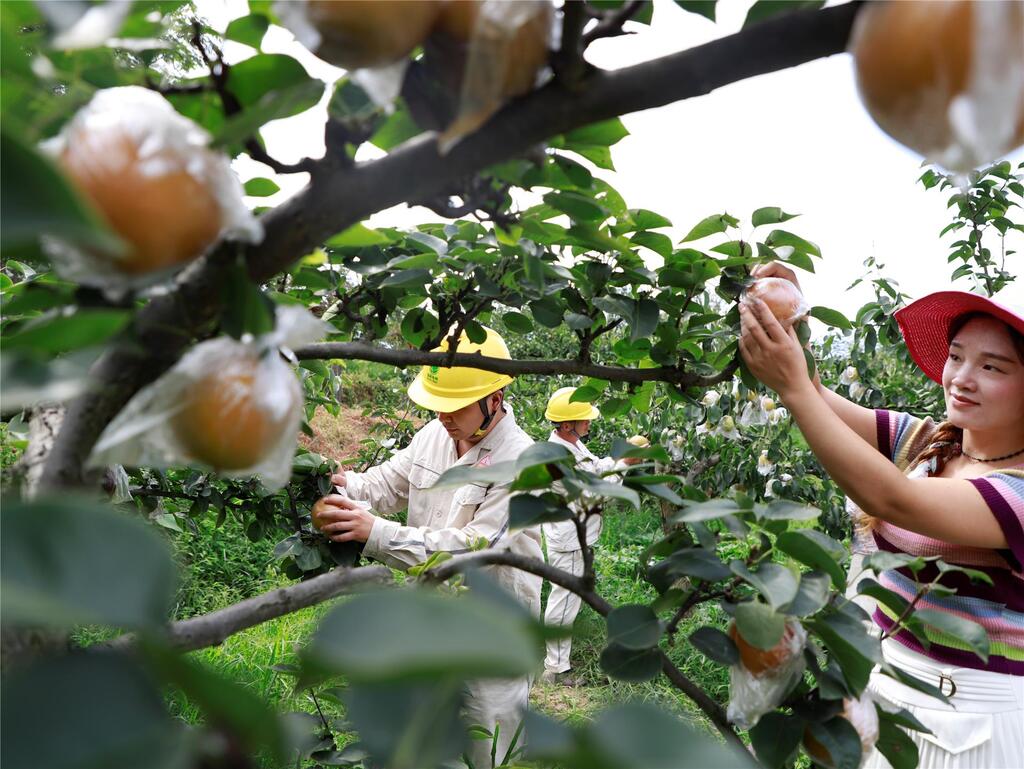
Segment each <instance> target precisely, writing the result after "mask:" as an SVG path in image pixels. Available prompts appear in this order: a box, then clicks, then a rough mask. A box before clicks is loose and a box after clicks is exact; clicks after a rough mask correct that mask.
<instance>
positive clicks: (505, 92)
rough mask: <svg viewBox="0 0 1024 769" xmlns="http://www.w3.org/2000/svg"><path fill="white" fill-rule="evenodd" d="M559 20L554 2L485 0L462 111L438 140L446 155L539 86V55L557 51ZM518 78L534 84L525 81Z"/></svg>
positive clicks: (469, 61)
mask: <svg viewBox="0 0 1024 769" xmlns="http://www.w3.org/2000/svg"><path fill="white" fill-rule="evenodd" d="M553 16H554V14H553V13H552V7H551V3H550V1H549V0H520V1H519V2H514V3H510V2H505V0H484V2H483V3H482V4H481V7H480V11H479V14H478V15H477V19H476V25H475V27H474V29H473V33H472V37H471V38H470V40H469V51H468V54H467V56H466V67H465V73H464V75H463V77H462V89H461V91H460V93H459V108H458V112H457V113H456V115H455V119H454V120H453V121H452V124H451V125H450V126H449V127H448V128H447V129H445V131H444V132H443V133H442V134H441V136H440V137H439V139H438V148H439V150H440V152H441V154H445V153H447V152H448V151H449V150H450V149H451V148H452V147H454V146H455V144H456V143H458V141H459V140H460V139H461V138H462V137H464V136H466V135H468V134H470V133H472V132H473V131H475V130H476V129H477V128H479V127H480V126H482V125H483V124H484V123H485V122H487V120H488V118H490V117H491V115H493V114H494V113H495V112H497V111H498V110H499V109H500V108H501V107H502V105H503V104H504V103H505V101H506V100H507V99H509V98H511V97H514V96H519V95H521V94H523V93H525V92H527V91H528V90H530V88H532V87H533V85H534V84H535V82H536V79H537V75H538V74H539V70H540V69H541V68H542V66H543V63H544V62H543V60H542V59H539V55H540V56H543V58H545V59H546V57H547V49H550V47H551V34H552V30H553ZM533 30H543V37H544V38H545V41H544V49H545V50H544V51H540V50H539V49H535V48H534V45H533V41H534V40H536V37H535V36H534V34H533ZM535 59H536V61H535ZM517 61H518V62H524V61H525V62H528V63H526V64H514V62H517ZM534 64H536V71H533V65H534ZM517 67H519V68H520V69H521V71H517V69H516V68H517ZM518 75H522V76H523V77H526V76H530V77H531V78H532V80H531V81H530V82H526V81H522V82H520V80H521V78H520V77H518Z"/></svg>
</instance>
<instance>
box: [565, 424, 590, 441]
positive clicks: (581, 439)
mask: <svg viewBox="0 0 1024 769" xmlns="http://www.w3.org/2000/svg"><path fill="white" fill-rule="evenodd" d="M572 424H573V426H572V427H570V428H569V432H571V433H572V434H573V435H575V436H576V440H578V441H583V443H586V442H587V436H586V435H580V434H579V433H578V432H576V423H575V422H573V423H572Z"/></svg>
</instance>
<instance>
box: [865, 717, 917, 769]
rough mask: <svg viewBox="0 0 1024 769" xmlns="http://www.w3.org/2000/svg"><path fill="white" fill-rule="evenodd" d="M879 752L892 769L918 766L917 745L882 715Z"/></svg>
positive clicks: (913, 768) (878, 743) (876, 745)
mask: <svg viewBox="0 0 1024 769" xmlns="http://www.w3.org/2000/svg"><path fill="white" fill-rule="evenodd" d="M875 747H876V748H877V749H878V752H879V753H881V754H882V755H883V756H885V758H886V760H887V761H888V762H889V764H890V765H891V766H892V769H916V767H917V764H918V759H919V755H918V750H917V744H916V743H915V742H914V741H913V740H912V739H911V738H910V736H909V735H908V734H907V733H906V732H904V731H903V730H902V729H900V728H899V727H898V726H896V725H895V724H894V723H892V722H891V721H888V720H886V718H885V717H884V715H880V718H879V721H878V742H876V743H875Z"/></svg>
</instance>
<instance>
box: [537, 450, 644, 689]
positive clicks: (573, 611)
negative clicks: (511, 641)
mask: <svg viewBox="0 0 1024 769" xmlns="http://www.w3.org/2000/svg"><path fill="white" fill-rule="evenodd" d="M548 440H549V441H550V442H551V443H557V444H558V445H559V446H565V447H566V448H567V449H569V451H571V452H572V453H573V456H575V457H576V464H577V466H578V467H579V468H580V469H582V470H586V471H587V472H591V473H595V474H598V475H600V474H601V473H606V472H608V471H609V470H614V469H616V468H622V467H624V465H621V464H620V463H619V462H617V461H616V460H614V459H612V458H611V457H605V458H601V457H598V456H595V455H594V454H593V453H592V452H591V451H590V449H588V448H587V447H586V446H584V445H583V442H582V441H579V442H577V443H570V442H569V441H567V440H564V439H563V438H561V437H559V435H558V433H557V432H554V431H553V432H552V433H551V437H550V438H548ZM606 480H615V478H614V477H609V478H607V479H606ZM602 520H603V518H602V516H600V515H595V516H591V517H590V518H589V519H588V520H587V544H588V545H593V544H594V543H595V542H597V538H598V537H599V536H600V535H601V523H602ZM541 529H543V531H544V541H545V543H546V545H547V553H548V564H550V565H551V566H554V567H555V568H557V569H562V570H563V571H567V572H569V573H570V574H572V575H574V576H577V577H578V576H580V575H581V574H583V550H582V548H581V547H580V539H579V535H578V534H577V533H576V524H575V523H574V522H573V521H557V522H555V523H545V524H543V525H542V526H541ZM580 603H581V601H580V597H579V596H578V595H576V593H573V592H572V591H571V590H566V589H565V588H564V587H560V586H559V585H552V586H551V593H550V594H549V595H548V605H547V608H546V609H545V610H544V624H545V625H550V626H555V627H570V628H571V627H572V624H573V622H575V620H576V615H577V614H578V613H579V610H580ZM546 646H547V648H546V651H545V655H544V669H545V670H547V671H550V672H552V673H564V672H565V671H567V670H569V668H570V667H571V665H570V664H569V654H570V652H571V651H572V636H566V637H564V638H551V639H549V640H548V641H547V644H546Z"/></svg>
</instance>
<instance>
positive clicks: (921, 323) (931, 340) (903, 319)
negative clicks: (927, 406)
mask: <svg viewBox="0 0 1024 769" xmlns="http://www.w3.org/2000/svg"><path fill="white" fill-rule="evenodd" d="M971 312H983V313H986V314H987V315H991V316H992V317H994V318H998V319H999V320H1001V321H1003V322H1004V323H1006V324H1007V325H1008V326H1012V327H1013V328H1015V329H1017V330H1018V331H1020V332H1021V333H1022V334H1024V312H1022V311H1021V310H1019V309H1014V308H1012V307H1009V306H1007V305H1005V304H1001V303H999V302H996V301H994V300H992V299H989V298H987V297H984V296H978V295H977V294H970V293H968V292H966V291H937V292H936V293H934V294H928V296H925V297H922V298H920V299H918V300H917V301H916V302H912V303H911V304H908V305H907V306H906V307H904V308H903V309H901V310H898V311H897V312H896V321H897V322H898V323H899V324H900V331H901V332H902V333H903V340H904V341H905V342H906V343H907V349H908V350H909V351H910V357H911V358H913V359H914V362H915V363H916V364H917V365H918V366H920V367H921V370H922V371H923V372H924V373H925V374H926V375H927V376H928V378H929V379H932V380H934V381H936V382H938V383H939V384H942V369H943V367H944V366H945V365H946V358H948V357H949V327H950V325H951V324H952V323H953V321H954V320H956V319H957V318H959V317H960V316H961V315H966V314H967V313H971Z"/></svg>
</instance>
